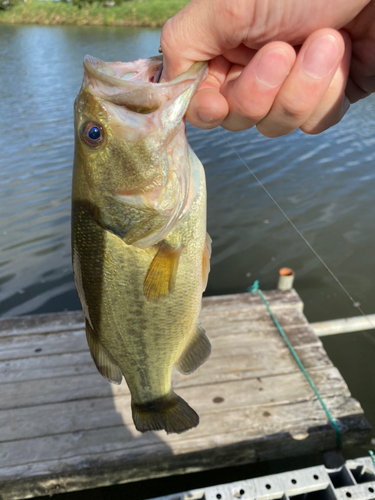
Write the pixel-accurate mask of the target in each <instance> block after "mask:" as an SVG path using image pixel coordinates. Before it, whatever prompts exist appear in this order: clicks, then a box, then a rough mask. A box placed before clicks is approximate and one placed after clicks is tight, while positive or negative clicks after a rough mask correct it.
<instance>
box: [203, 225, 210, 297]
mask: <svg viewBox="0 0 375 500" xmlns="http://www.w3.org/2000/svg"><path fill="white" fill-rule="evenodd" d="M211 243H212V240H211V237H210V235H209V234H208V233H206V242H205V245H204V248H203V254H202V292H204V291H205V290H206V287H207V282H208V275H209V274H210V258H211Z"/></svg>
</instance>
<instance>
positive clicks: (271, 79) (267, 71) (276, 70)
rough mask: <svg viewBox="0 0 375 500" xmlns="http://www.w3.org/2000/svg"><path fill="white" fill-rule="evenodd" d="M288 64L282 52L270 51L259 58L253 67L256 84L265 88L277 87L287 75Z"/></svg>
mask: <svg viewBox="0 0 375 500" xmlns="http://www.w3.org/2000/svg"><path fill="white" fill-rule="evenodd" d="M289 69H290V68H289V62H288V59H287V58H286V56H285V54H284V52H282V51H279V50H278V51H270V52H266V53H265V54H263V55H262V56H261V58H260V59H259V61H258V64H257V65H256V67H255V70H254V72H255V76H256V79H257V80H258V82H260V83H261V84H263V85H266V87H270V88H275V87H278V86H279V85H280V84H281V83H282V82H283V81H284V79H285V77H286V76H287V75H288V73H289Z"/></svg>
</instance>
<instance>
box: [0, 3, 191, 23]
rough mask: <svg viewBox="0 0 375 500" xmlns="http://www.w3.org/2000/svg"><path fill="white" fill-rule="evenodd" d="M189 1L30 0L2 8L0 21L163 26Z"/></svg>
mask: <svg viewBox="0 0 375 500" xmlns="http://www.w3.org/2000/svg"><path fill="white" fill-rule="evenodd" d="M187 3H189V0H127V1H125V2H123V3H121V4H120V5H114V6H113V7H106V6H105V5H103V4H99V3H92V4H83V5H82V6H81V7H78V6H77V5H72V4H71V3H64V2H52V1H44V2H40V1H37V0H28V1H27V2H21V3H19V4H17V5H15V6H14V7H11V8H9V9H7V10H0V24H42V25H78V26H95V25H96V26H99V25H100V26H149V27H160V26H163V24H164V23H165V21H166V20H167V19H169V18H170V17H172V16H173V15H174V14H175V13H176V12H177V11H179V10H180V9H182V7H184V6H185V5H186V4H187Z"/></svg>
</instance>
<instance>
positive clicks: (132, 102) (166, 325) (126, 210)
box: [72, 56, 211, 433]
mask: <svg viewBox="0 0 375 500" xmlns="http://www.w3.org/2000/svg"><path fill="white" fill-rule="evenodd" d="M161 64H162V56H157V57H151V58H149V59H139V60H137V61H134V62H127V63H122V62H109V63H107V62H104V61H101V60H100V59H96V58H93V57H91V56H86V57H85V58H84V76H83V83H82V87H81V89H80V91H79V93H78V96H77V98H76V100H75V104H74V115H75V148H74V166H73V186H72V264H73V273H74V279H75V283H76V288H77V291H78V295H79V298H80V301H81V304H82V309H83V312H84V316H85V328H86V338H87V343H88V346H89V350H90V353H91V356H92V358H93V360H94V363H95V365H96V367H97V369H98V370H99V372H100V373H101V375H102V376H103V377H104V378H106V379H107V380H108V381H109V382H111V383H114V384H120V383H121V382H122V378H123V377H124V378H125V380H126V383H127V385H128V387H129V391H130V394H131V410H132V417H133V421H134V424H135V427H136V429H137V430H138V431H140V432H146V431H157V430H163V429H164V430H165V431H166V432H167V433H181V432H185V431H187V430H189V429H191V428H194V427H196V426H197V425H198V423H199V416H198V415H197V413H196V412H195V411H194V410H193V409H192V408H191V407H190V406H189V404H188V403H187V402H186V401H185V400H184V399H182V398H181V397H180V396H178V395H177V394H176V393H175V392H174V391H173V390H172V387H171V374H172V369H173V366H176V368H177V369H178V370H179V371H180V372H181V373H183V374H189V373H192V372H193V371H194V370H196V369H197V368H198V367H199V366H200V365H201V364H203V363H204V362H205V361H206V360H207V358H208V357H209V355H210V352H211V344H210V341H209V339H208V338H207V336H206V333H205V331H204V329H203V328H202V326H201V325H200V323H199V320H198V316H199V312H200V308H201V301H202V292H203V291H204V289H205V287H206V284H207V279H208V273H209V270H210V256H211V239H210V237H209V236H208V234H207V232H206V183H205V174H204V169H203V166H202V164H201V162H200V161H199V159H198V158H197V156H196V155H195V153H194V152H193V150H192V148H191V147H190V146H189V144H188V142H187V139H186V125H185V113H186V109H187V107H188V105H189V102H190V100H191V98H192V97H193V95H194V93H195V92H196V90H197V88H198V86H199V83H200V82H201V81H202V80H203V79H204V77H205V75H206V71H207V63H199V62H198V63H195V64H193V66H192V67H191V69H190V70H189V71H187V72H186V73H184V74H182V75H180V76H178V77H177V78H175V79H173V80H171V81H169V82H165V81H161V82H160V83H155V79H157V75H158V74H159V71H160V69H161Z"/></svg>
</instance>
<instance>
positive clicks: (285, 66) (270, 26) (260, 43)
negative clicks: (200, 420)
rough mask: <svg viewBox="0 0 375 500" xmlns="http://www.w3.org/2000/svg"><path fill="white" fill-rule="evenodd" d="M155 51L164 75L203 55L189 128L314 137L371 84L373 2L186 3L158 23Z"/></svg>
mask: <svg viewBox="0 0 375 500" xmlns="http://www.w3.org/2000/svg"><path fill="white" fill-rule="evenodd" d="M343 27H344V28H345V30H342V31H340V32H339V31H337V29H339V28H343ZM274 40H277V41H274ZM352 40H353V55H352V54H351V41H352ZM161 47H162V50H163V55H164V71H163V76H164V77H165V78H166V79H171V78H174V77H175V76H177V75H178V74H180V73H182V72H184V71H186V70H187V69H188V68H189V67H190V66H191V64H192V63H193V62H195V61H202V60H209V61H210V64H209V74H208V77H207V78H206V80H205V81H204V82H203V83H202V84H201V86H200V88H199V90H198V92H197V93H196V95H195V96H194V98H193V100H192V102H191V104H190V107H189V110H188V113H187V118H188V120H189V121H190V123H192V124H193V125H195V126H198V127H200V128H213V127H216V126H217V125H222V126H223V127H224V128H226V129H228V130H232V131H237V130H244V129H247V128H250V127H252V126H253V125H256V126H257V128H258V130H259V131H260V132H261V133H262V134H264V135H266V136H268V137H276V136H280V135H284V134H287V133H289V132H292V131H293V130H295V129H296V128H298V127H300V128H301V129H302V130H303V131H304V132H307V133H319V132H322V131H323V130H325V129H327V128H329V127H330V126H332V125H334V124H335V123H337V122H338V121H340V119H341V118H342V117H343V115H344V114H345V112H346V111H347V109H348V108H349V102H354V101H355V100H358V99H359V98H362V97H364V96H365V95H368V93H369V92H372V91H374V90H375V56H374V54H375V0H372V1H371V2H369V1H368V0H353V1H352V2H350V3H349V2H347V0H330V1H329V2H326V1H323V0H304V1H302V0H283V1H282V3H281V0H273V1H270V2H264V0H231V1H230V2H228V1H227V0H192V2H190V3H189V4H188V5H187V6H186V7H185V8H184V9H183V10H182V11H180V12H179V13H177V14H176V16H174V17H173V18H172V19H170V20H169V21H168V22H167V23H166V25H165V26H164V28H163V32H162V37H161ZM349 71H350V77H349ZM345 88H347V96H346V95H345Z"/></svg>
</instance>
